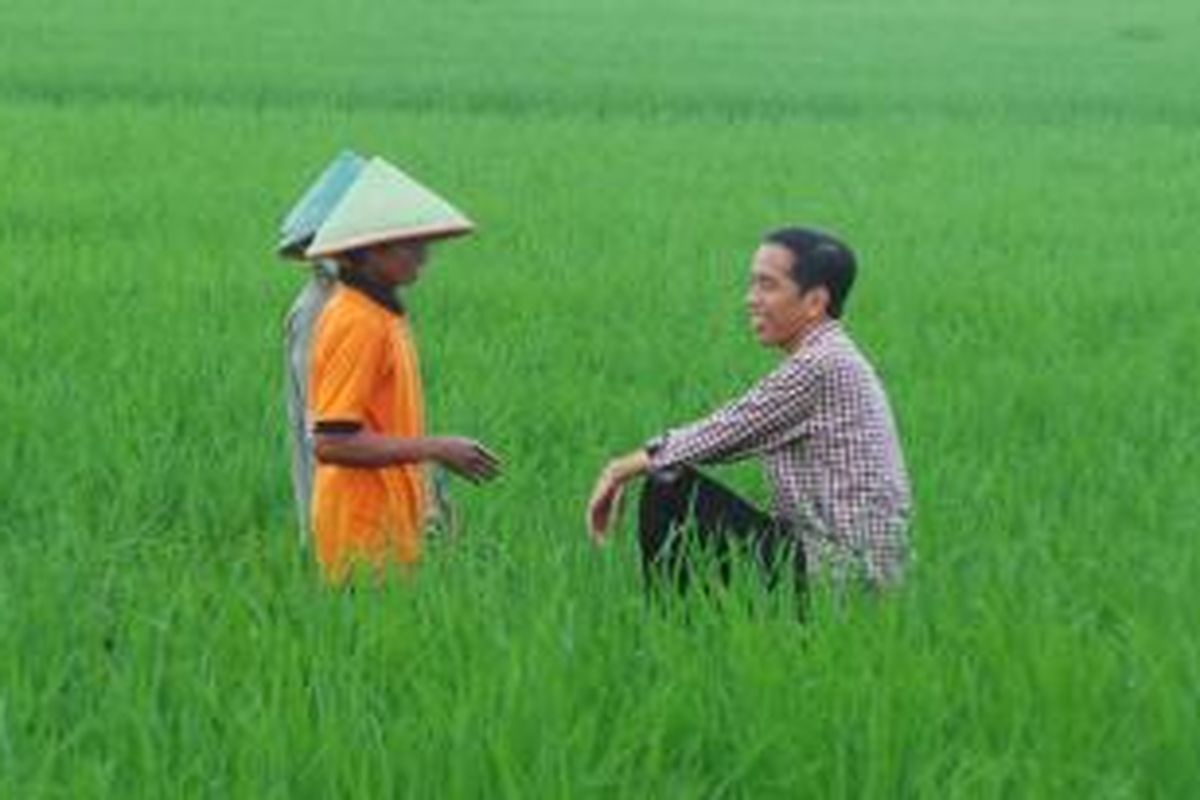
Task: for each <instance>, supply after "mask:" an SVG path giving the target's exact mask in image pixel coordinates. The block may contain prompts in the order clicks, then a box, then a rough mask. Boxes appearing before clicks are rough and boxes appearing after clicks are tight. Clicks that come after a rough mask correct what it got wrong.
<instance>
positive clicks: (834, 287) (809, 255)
mask: <svg viewBox="0 0 1200 800" xmlns="http://www.w3.org/2000/svg"><path fill="white" fill-rule="evenodd" d="M763 242H764V243H767V244H777V245H779V246H780V247H786V248H787V249H788V250H790V251H791V253H792V280H794V281H795V282H796V285H797V286H799V287H800V291H801V292H807V291H808V290H809V289H815V288H817V287H818V286H823V287H825V289H826V290H827V291H828V292H829V309H828V312H829V316H831V317H833V318H834V319H837V318H838V317H840V316H841V315H842V307H843V306H844V305H845V304H846V297H847V296H848V295H849V294H850V287H851V286H853V285H854V275H855V272H856V271H857V265H856V263H855V260H854V252H853V251H852V250H851V249H850V248H849V247H847V246H846V245H845V244H844V243H842V242H841V241H840V240H839V239H837V238H836V237H834V236H831V235H830V234H828V233H823V232H821V231H817V230H813V229H811V228H780V229H779V230H776V231H771V232H770V233H768V234H767V235H766V236H764V237H763Z"/></svg>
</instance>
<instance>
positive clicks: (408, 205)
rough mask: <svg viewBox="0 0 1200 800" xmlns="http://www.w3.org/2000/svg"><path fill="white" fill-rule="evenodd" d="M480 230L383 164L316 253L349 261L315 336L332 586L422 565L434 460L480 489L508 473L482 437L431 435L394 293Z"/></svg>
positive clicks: (320, 542)
mask: <svg viewBox="0 0 1200 800" xmlns="http://www.w3.org/2000/svg"><path fill="white" fill-rule="evenodd" d="M471 230H472V225H471V223H470V221H469V220H467V219H466V218H465V217H463V216H462V215H461V214H459V213H458V212H457V211H456V210H455V209H454V208H453V207H451V206H450V205H449V204H447V203H446V202H445V201H443V200H441V198H439V197H437V195H434V194H433V193H432V192H430V191H429V190H428V189H425V188H424V187H423V186H421V185H420V184H417V183H416V182H415V181H413V180H412V179H411V178H409V177H408V176H406V175H404V173H402V172H400V171H399V170H397V169H396V168H395V167H393V166H391V165H390V164H388V163H387V162H385V161H383V160H382V159H373V160H372V161H370V162H369V163H368V164H367V166H366V167H365V168H364V169H363V172H362V174H361V175H360V177H359V179H358V180H357V182H356V183H355V184H354V185H353V186H352V187H351V188H350V189H349V191H348V192H347V194H346V196H345V197H344V198H343V199H342V201H340V203H339V204H338V206H337V207H336V208H335V209H334V211H333V213H332V214H331V215H330V217H329V218H328V220H327V221H326V222H325V223H324V225H323V226H322V227H321V229H320V230H318V232H317V234H316V236H315V238H314V239H313V242H312V244H311V245H310V246H309V248H308V250H307V252H306V255H307V256H308V257H309V258H313V259H316V258H333V259H336V260H337V262H338V280H339V284H338V286H337V288H336V289H335V290H334V293H333V296H332V297H331V298H330V300H329V302H328V304H327V305H326V306H325V308H324V310H323V311H322V312H321V317H320V320H319V321H318V323H317V329H316V333H315V336H314V341H313V348H312V372H311V376H310V383H309V393H308V397H309V400H308V402H309V417H310V421H311V426H312V434H313V440H314V452H315V454H316V458H317V462H318V466H317V473H316V482H315V488H314V493H313V506H312V512H313V529H314V534H315V540H316V552H317V558H318V560H319V561H320V564H321V567H322V569H323V571H324V573H325V576H326V578H328V579H329V580H330V581H331V582H334V583H338V582H341V581H342V580H344V579H345V578H346V577H347V575H348V573H349V572H350V570H352V569H353V568H354V567H355V566H356V565H358V564H365V565H368V566H369V567H371V568H373V569H375V570H376V571H379V570H381V569H382V568H384V567H385V566H386V565H388V564H389V563H399V564H401V565H412V564H415V563H416V562H417V561H418V560H419V559H420V554H421V539H422V535H423V527H424V524H425V520H426V515H427V505H428V500H427V496H426V494H427V491H426V486H427V480H426V475H425V465H426V464H428V463H430V462H433V463H437V464H441V465H443V466H444V467H446V468H447V469H449V470H451V471H453V472H455V473H458V474H459V475H462V476H463V477H466V478H467V479H469V480H472V481H476V482H478V481H485V480H489V479H491V478H493V477H495V476H496V475H497V474H498V472H499V460H498V459H497V458H496V456H495V455H493V454H492V453H491V452H490V451H489V450H488V449H487V448H486V447H485V446H484V445H482V444H480V443H479V442H477V441H474V440H472V439H466V438H461V437H443V436H427V435H426V432H425V411H424V399H423V395H422V390H421V378H420V372H419V369H418V363H417V351H416V346H415V344H414V341H413V337H412V332H411V330H410V328H409V324H408V319H407V317H406V315H405V312H404V308H403V306H402V305H401V304H400V303H399V301H398V300H397V299H396V296H395V294H394V292H395V289H396V288H397V287H399V286H406V285H409V284H411V283H413V282H415V281H416V280H417V278H418V276H419V275H420V271H421V268H422V267H423V266H424V264H425V263H426V261H427V258H428V246H429V243H430V242H431V241H435V240H438V239H442V238H447V237H451V236H459V235H463V234H466V233H469V232H470V231H471Z"/></svg>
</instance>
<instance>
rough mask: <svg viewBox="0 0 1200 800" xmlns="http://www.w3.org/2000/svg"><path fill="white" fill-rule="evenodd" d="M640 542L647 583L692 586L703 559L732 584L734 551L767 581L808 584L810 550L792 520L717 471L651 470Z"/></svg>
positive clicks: (800, 591)
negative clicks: (714, 474)
mask: <svg viewBox="0 0 1200 800" xmlns="http://www.w3.org/2000/svg"><path fill="white" fill-rule="evenodd" d="M638 541H639V543H640V545H641V551H642V572H643V575H644V576H645V579H646V585H647V587H649V588H651V589H653V588H657V587H660V586H662V585H664V584H665V585H666V586H671V585H672V584H673V585H674V586H675V588H676V589H677V590H678V591H679V592H681V593H682V592H686V591H687V589H688V585H689V584H690V583H691V582H692V580H693V573H694V572H696V570H697V567H698V565H699V564H705V565H707V566H710V567H712V568H713V569H714V571H715V573H716V575H717V576H718V577H719V578H720V581H721V583H722V584H726V585H727V584H728V583H729V581H730V578H731V575H732V568H733V560H734V555H735V554H736V553H739V552H740V553H742V554H744V556H745V557H746V560H747V561H748V562H750V563H753V564H754V565H755V567H756V568H757V570H758V572H759V574H760V576H761V577H762V579H763V581H764V582H765V583H766V585H767V587H768V588H774V587H775V586H776V585H778V583H779V580H780V578H781V577H782V578H784V579H786V580H790V581H791V582H792V586H793V588H794V589H795V591H796V593H797V595H798V596H802V595H803V593H804V587H805V565H804V549H803V547H801V545H800V540H799V537H798V536H795V535H793V532H792V531H791V530H790V529H789V527H788V526H787V525H786V524H785V523H783V522H781V521H780V520H777V519H775V518H774V517H772V516H770V515H768V514H765V513H763V512H762V511H760V510H758V509H757V508H755V507H754V506H753V505H751V504H750V503H748V502H746V501H745V500H743V499H742V498H741V497H739V496H738V495H737V494H735V493H734V492H733V491H731V490H730V489H728V488H727V487H725V486H722V485H721V484H720V483H718V482H717V481H714V480H713V479H712V478H709V477H708V476H706V475H704V474H702V473H700V472H698V471H696V470H694V469H692V468H691V467H687V466H682V467H677V468H673V469H668V470H660V471H657V472H651V473H649V474H648V475H647V476H646V479H645V483H644V484H643V487H642V499H641V504H640V506H639V509H638Z"/></svg>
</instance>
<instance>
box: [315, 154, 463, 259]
mask: <svg viewBox="0 0 1200 800" xmlns="http://www.w3.org/2000/svg"><path fill="white" fill-rule="evenodd" d="M474 227H475V225H474V223H472V222H471V220H469V219H467V218H466V217H465V216H463V214H462V213H461V212H460V211H459V210H458V209H456V208H455V207H454V206H452V205H450V204H449V203H447V202H446V201H445V200H443V199H442V198H440V197H438V196H437V195H436V194H434V193H433V192H432V191H430V190H429V189H427V188H425V187H424V186H422V185H421V184H419V183H417V182H416V181H415V180H413V179H412V178H410V177H408V176H407V175H405V174H404V173H403V172H401V171H400V170H398V169H396V168H395V167H393V166H392V165H391V164H389V163H388V162H386V161H384V160H383V159H382V158H372V159H371V160H370V161H369V162H367V165H366V166H365V167H363V169H362V172H360V173H359V175H358V179H357V180H355V182H354V185H353V186H351V187H350V189H349V190H348V191H347V192H346V194H345V195H344V196H343V197H342V199H341V201H340V202H339V203H338V204H337V207H335V208H334V209H333V211H332V212H331V213H330V214H329V217H328V218H327V219H326V220H325V222H324V224H323V225H321V227H320V228H319V229H318V230H317V235H316V236H315V237H314V238H313V242H312V244H311V245H309V247H308V250H307V251H306V252H305V255H306V256H307V257H308V258H312V259H316V258H324V257H326V256H330V255H333V254H335V253H343V252H345V251H347V250H354V249H356V248H359V247H366V246H367V245H372V244H379V243H380V242H390V241H396V240H400V239H434V238H442V237H447V236H459V235H462V234H464V233H470V232H471V231H472V230H473V229H474Z"/></svg>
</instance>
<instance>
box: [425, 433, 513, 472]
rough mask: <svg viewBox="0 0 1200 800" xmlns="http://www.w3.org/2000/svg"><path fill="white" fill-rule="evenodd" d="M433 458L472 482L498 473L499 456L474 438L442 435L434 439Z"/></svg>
mask: <svg viewBox="0 0 1200 800" xmlns="http://www.w3.org/2000/svg"><path fill="white" fill-rule="evenodd" d="M433 460H434V461H436V462H438V463H439V464H441V465H442V466H444V467H445V468H446V469H448V470H450V471H451V472H454V473H456V474H458V475H461V476H462V477H464V478H466V479H467V480H469V481H471V482H472V483H481V482H483V481H490V480H492V479H493V478H495V477H496V476H498V475H499V474H500V458H499V456H497V455H496V454H495V453H493V452H492V451H491V450H488V449H487V448H486V447H484V446H483V444H482V443H481V442H477V441H475V440H474V439H464V438H462V437H459V436H442V437H439V438H438V439H436V440H435V442H434V451H433Z"/></svg>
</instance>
